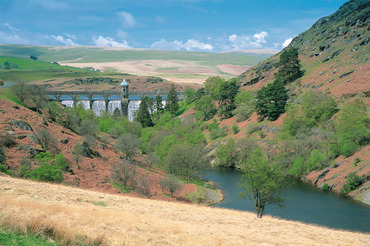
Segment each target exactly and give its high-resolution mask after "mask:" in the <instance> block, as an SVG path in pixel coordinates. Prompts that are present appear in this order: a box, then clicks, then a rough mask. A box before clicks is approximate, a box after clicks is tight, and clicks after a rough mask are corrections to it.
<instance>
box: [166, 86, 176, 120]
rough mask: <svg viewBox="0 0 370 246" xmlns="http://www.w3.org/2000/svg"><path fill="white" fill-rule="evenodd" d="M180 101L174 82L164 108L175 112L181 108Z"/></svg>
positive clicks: (172, 112)
mask: <svg viewBox="0 0 370 246" xmlns="http://www.w3.org/2000/svg"><path fill="white" fill-rule="evenodd" d="M178 101H179V100H178V98H177V92H176V88H175V86H174V85H173V84H172V86H171V88H170V91H169V92H168V95H167V98H166V105H165V106H164V110H165V111H167V112H169V113H170V114H175V112H176V111H177V110H178V109H179V103H178Z"/></svg>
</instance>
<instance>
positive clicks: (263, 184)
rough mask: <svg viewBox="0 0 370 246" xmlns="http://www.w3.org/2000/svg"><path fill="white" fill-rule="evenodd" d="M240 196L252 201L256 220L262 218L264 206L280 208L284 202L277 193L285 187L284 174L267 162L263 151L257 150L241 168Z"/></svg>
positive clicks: (279, 168)
mask: <svg viewBox="0 0 370 246" xmlns="http://www.w3.org/2000/svg"><path fill="white" fill-rule="evenodd" d="M242 171H243V175H242V179H241V181H240V184H239V185H240V188H242V190H243V191H242V192H241V193H240V196H242V197H243V198H246V197H248V198H249V199H250V200H253V202H254V205H255V208H256V214H257V218H262V215H263V211H264V209H265V206H266V205H269V204H275V205H279V206H282V201H283V200H284V199H283V198H282V197H281V196H280V195H279V194H278V193H279V190H280V188H281V187H283V186H284V185H285V172H284V171H283V169H282V168H281V167H280V166H278V165H276V164H275V163H274V162H272V161H271V160H268V159H267V158H266V157H265V156H264V153H263V151H262V150H261V149H260V148H257V149H256V150H254V151H253V153H252V155H251V156H250V158H248V160H247V161H246V162H245V163H244V165H243V166H242Z"/></svg>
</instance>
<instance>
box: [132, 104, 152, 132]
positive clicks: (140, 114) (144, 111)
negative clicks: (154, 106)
mask: <svg viewBox="0 0 370 246" xmlns="http://www.w3.org/2000/svg"><path fill="white" fill-rule="evenodd" d="M136 121H138V122H140V123H141V125H142V126H143V127H150V126H153V122H152V118H151V116H150V113H149V108H148V105H147V100H145V98H143V99H142V100H141V103H140V107H139V110H138V111H137V116H136Z"/></svg>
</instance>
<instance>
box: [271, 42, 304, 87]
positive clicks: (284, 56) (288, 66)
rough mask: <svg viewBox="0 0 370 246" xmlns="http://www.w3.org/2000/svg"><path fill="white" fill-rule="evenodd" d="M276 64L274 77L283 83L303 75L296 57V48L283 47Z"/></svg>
mask: <svg viewBox="0 0 370 246" xmlns="http://www.w3.org/2000/svg"><path fill="white" fill-rule="evenodd" d="M277 66H280V68H279V71H278V72H277V74H276V75H275V78H276V79H278V80H280V81H282V82H283V83H284V85H286V84H288V83H291V82H293V81H294V80H296V79H298V78H299V77H301V76H302V75H303V72H302V71H301V64H300V63H299V59H298V50H297V49H295V48H287V49H285V50H284V51H283V52H282V53H281V55H280V60H279V63H278V64H277Z"/></svg>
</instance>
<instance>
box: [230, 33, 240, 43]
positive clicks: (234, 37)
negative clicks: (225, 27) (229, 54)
mask: <svg viewBox="0 0 370 246" xmlns="http://www.w3.org/2000/svg"><path fill="white" fill-rule="evenodd" d="M237 37H238V35H236V34H231V35H230V36H229V41H230V42H234V41H235V40H236V38H237Z"/></svg>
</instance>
